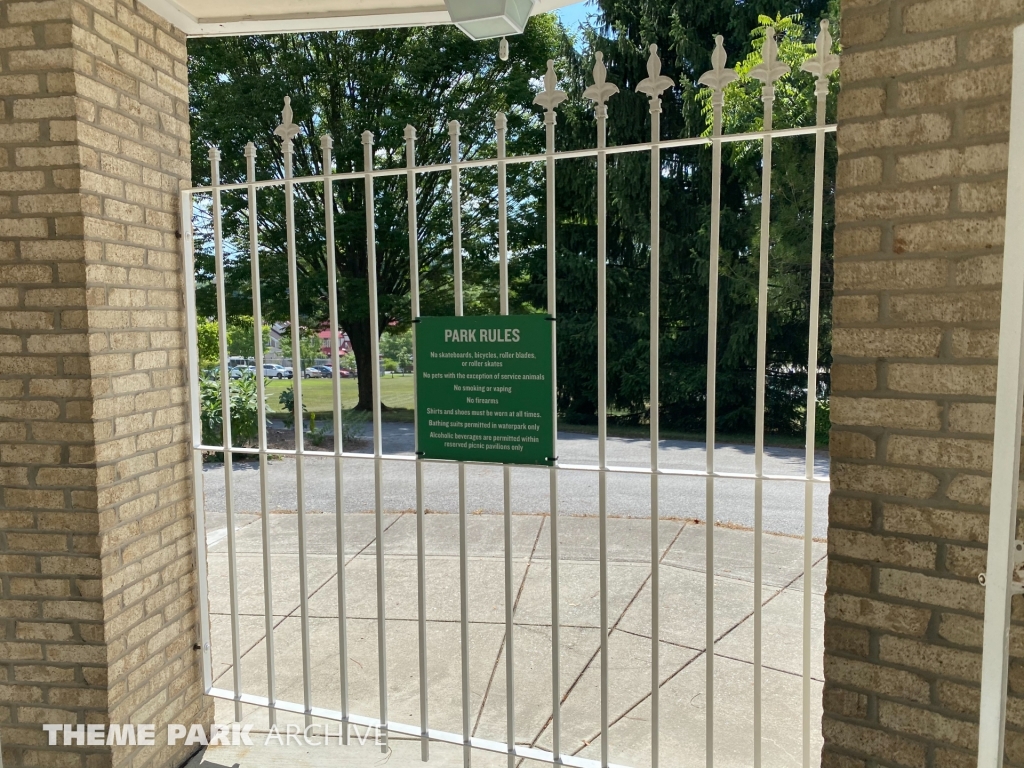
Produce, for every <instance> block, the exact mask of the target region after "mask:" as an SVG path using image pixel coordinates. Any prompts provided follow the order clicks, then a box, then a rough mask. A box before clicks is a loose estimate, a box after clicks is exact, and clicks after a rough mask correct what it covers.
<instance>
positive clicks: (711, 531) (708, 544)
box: [700, 35, 736, 768]
mask: <svg viewBox="0 0 1024 768" xmlns="http://www.w3.org/2000/svg"><path fill="white" fill-rule="evenodd" d="M726 61H727V57H726V53H725V47H724V45H723V39H722V36H721V35H716V36H715V49H714V51H713V52H712V54H711V65H712V69H711V70H709V71H708V72H705V73H704V74H703V75H702V76H701V78H700V82H701V84H703V85H705V86H707V87H709V88H711V114H712V117H711V250H710V253H709V259H708V363H707V411H706V414H705V429H706V430H707V437H706V438H705V444H704V449H705V470H706V472H707V479H706V480H705V484H704V523H705V526H704V578H705V596H704V597H705V603H704V615H705V619H704V633H705V634H704V696H705V698H706V700H707V706H706V707H705V715H704V743H705V748H704V763H705V766H706V768H712V767H713V766H714V764H715V413H716V407H715V396H716V386H717V383H716V373H717V370H718V269H719V249H720V235H721V218H722V141H721V136H722V105H723V103H724V99H725V93H724V89H725V87H726V86H727V85H728V84H729V83H730V82H732V81H733V80H735V79H736V72H735V70H732V69H727V68H726V66H725V64H726Z"/></svg>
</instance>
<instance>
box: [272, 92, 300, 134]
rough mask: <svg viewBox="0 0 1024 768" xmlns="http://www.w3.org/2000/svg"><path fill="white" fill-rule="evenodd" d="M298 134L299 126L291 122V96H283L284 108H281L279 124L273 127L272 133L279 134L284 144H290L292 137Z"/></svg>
mask: <svg viewBox="0 0 1024 768" xmlns="http://www.w3.org/2000/svg"><path fill="white" fill-rule="evenodd" d="M298 134H299V126H297V125H296V124H295V123H293V122H292V97H291V96H285V97H284V109H282V110H281V124H280V125H279V126H277V128H275V129H274V135H275V136H280V137H281V141H282V142H283V143H284V144H287V145H290V144H291V141H292V139H294V138H295V137H296V136H297V135H298Z"/></svg>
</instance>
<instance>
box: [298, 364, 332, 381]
mask: <svg viewBox="0 0 1024 768" xmlns="http://www.w3.org/2000/svg"><path fill="white" fill-rule="evenodd" d="M323 368H324V366H319V365H311V366H309V367H308V368H306V369H305V370H303V371H302V378H304V379H326V378H330V375H331V374H330V373H329V371H330V369H329V368H328V369H327V370H328V373H324V371H323Z"/></svg>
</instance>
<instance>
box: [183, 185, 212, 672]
mask: <svg viewBox="0 0 1024 768" xmlns="http://www.w3.org/2000/svg"><path fill="white" fill-rule="evenodd" d="M180 200H181V202H180V205H181V243H182V249H183V256H184V268H185V328H186V332H187V334H188V353H187V354H188V388H189V405H190V409H191V412H190V413H189V423H190V425H191V431H192V499H193V503H194V504H195V537H196V581H197V582H198V587H199V643H200V646H201V648H202V659H203V690H204V691H209V690H210V688H212V687H213V673H212V663H211V661H212V660H211V658H210V602H209V595H208V584H209V582H208V578H207V568H206V510H205V509H204V504H203V454H202V451H200V450H199V449H198V446H200V445H202V442H203V434H202V425H201V421H200V413H201V411H200V408H199V377H200V376H201V375H202V372H201V371H200V369H199V330H198V327H197V326H198V321H199V318H198V315H197V314H196V267H195V254H194V248H195V246H194V243H193V237H194V235H193V232H192V193H191V192H182V193H181V198H180Z"/></svg>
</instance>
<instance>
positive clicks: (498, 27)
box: [444, 0, 534, 40]
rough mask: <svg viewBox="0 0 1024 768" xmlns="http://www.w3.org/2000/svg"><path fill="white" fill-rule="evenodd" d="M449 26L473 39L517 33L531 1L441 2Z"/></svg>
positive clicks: (531, 8) (532, 1) (523, 27)
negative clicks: (453, 25)
mask: <svg viewBox="0 0 1024 768" xmlns="http://www.w3.org/2000/svg"><path fill="white" fill-rule="evenodd" d="M444 4H445V6H446V7H447V8H448V13H449V15H450V16H451V17H452V23H453V24H455V26H457V27H458V28H459V29H461V30H462V31H463V32H465V33H466V34H467V35H468V36H469V37H471V38H473V39H474V40H487V39H490V38H493V37H503V36H505V35H518V34H521V33H522V31H523V29H525V28H526V22H527V21H529V19H530V12H531V11H532V10H533V4H534V0H444Z"/></svg>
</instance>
